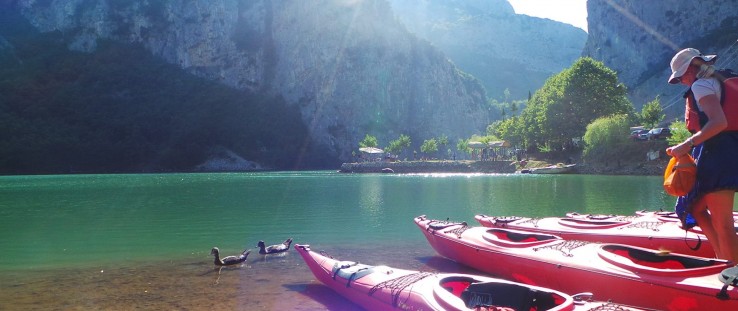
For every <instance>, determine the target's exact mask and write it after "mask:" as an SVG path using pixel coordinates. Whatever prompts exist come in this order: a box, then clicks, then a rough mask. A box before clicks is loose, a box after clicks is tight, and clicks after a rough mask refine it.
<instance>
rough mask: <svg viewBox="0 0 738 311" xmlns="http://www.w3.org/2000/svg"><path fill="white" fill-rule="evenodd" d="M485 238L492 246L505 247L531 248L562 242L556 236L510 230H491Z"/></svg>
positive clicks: (484, 235)
mask: <svg viewBox="0 0 738 311" xmlns="http://www.w3.org/2000/svg"><path fill="white" fill-rule="evenodd" d="M483 237H484V239H485V240H487V241H488V242H490V243H492V244H496V245H500V246H504V247H530V246H538V245H541V244H546V243H549V242H553V241H559V240H561V238H560V237H558V236H555V235H550V234H543V233H535V232H525V231H514V230H509V229H489V230H487V231H486V232H484V234H483Z"/></svg>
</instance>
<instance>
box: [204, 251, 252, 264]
mask: <svg viewBox="0 0 738 311" xmlns="http://www.w3.org/2000/svg"><path fill="white" fill-rule="evenodd" d="M249 253H251V250H248V249H247V250H244V251H243V253H241V255H239V256H226V257H223V258H220V250H219V249H218V248H217V247H213V249H212V250H210V255H213V256H215V261H213V263H215V265H216V266H230V265H235V264H239V263H242V262H244V261H246V257H248V256H249Z"/></svg>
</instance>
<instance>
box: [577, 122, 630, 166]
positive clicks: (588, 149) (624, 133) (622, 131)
mask: <svg viewBox="0 0 738 311" xmlns="http://www.w3.org/2000/svg"><path fill="white" fill-rule="evenodd" d="M629 130H630V127H629V122H628V116H627V115H615V116H609V117H602V118H599V119H597V120H594V121H593V122H592V123H590V124H589V125H587V131H586V133H584V154H583V155H584V157H585V159H586V158H593V157H597V156H600V155H602V154H603V153H609V152H612V150H616V149H617V146H618V145H621V144H624V143H627V142H628V132H629Z"/></svg>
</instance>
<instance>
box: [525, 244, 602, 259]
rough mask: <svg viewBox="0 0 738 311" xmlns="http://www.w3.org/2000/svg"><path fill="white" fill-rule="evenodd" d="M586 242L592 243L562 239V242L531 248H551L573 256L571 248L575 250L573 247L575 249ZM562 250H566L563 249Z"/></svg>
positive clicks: (567, 255)
mask: <svg viewBox="0 0 738 311" xmlns="http://www.w3.org/2000/svg"><path fill="white" fill-rule="evenodd" d="M587 244H592V242H587V241H579V240H564V242H563V243H556V244H552V245H546V246H541V247H534V248H533V250H534V251H539V250H542V249H552V250H557V251H559V252H561V253H562V254H563V255H564V256H566V257H573V256H574V255H572V253H571V251H573V250H575V249H577V248H579V247H582V246H584V245H587ZM564 250H566V251H564Z"/></svg>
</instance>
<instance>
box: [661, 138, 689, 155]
mask: <svg viewBox="0 0 738 311" xmlns="http://www.w3.org/2000/svg"><path fill="white" fill-rule="evenodd" d="M691 150H692V146H691V144H690V143H689V140H688V141H685V142H683V143H681V144H678V145H676V146H671V147H669V148H666V154H668V155H670V156H672V157H677V158H678V157H682V156H685V155H688V154H689V152H690V151H691Z"/></svg>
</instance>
